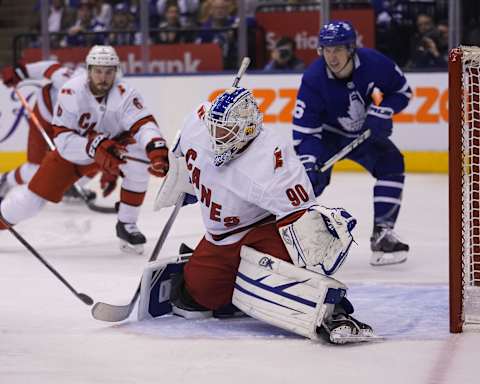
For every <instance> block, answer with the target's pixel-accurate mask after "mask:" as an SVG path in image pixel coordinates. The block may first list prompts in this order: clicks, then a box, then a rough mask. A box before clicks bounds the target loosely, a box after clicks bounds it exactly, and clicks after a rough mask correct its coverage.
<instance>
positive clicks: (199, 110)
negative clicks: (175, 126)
mask: <svg viewBox="0 0 480 384" xmlns="http://www.w3.org/2000/svg"><path fill="white" fill-rule="evenodd" d="M210 105H211V104H210V103H208V102H204V103H201V104H200V105H198V106H197V107H196V108H194V109H193V110H192V111H191V112H190V113H189V114H188V115H187V116H186V117H185V119H184V120H183V124H182V128H181V131H182V135H188V136H196V135H199V134H202V130H200V129H199V127H201V126H203V124H204V118H205V114H206V113H207V111H208V109H209V108H210Z"/></svg>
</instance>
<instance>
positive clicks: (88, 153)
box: [0, 46, 168, 253]
mask: <svg viewBox="0 0 480 384" xmlns="http://www.w3.org/2000/svg"><path fill="white" fill-rule="evenodd" d="M119 64H120V60H119V58H118V56H117V53H116V52H115V50H114V48H113V47H111V46H94V47H93V48H92V49H91V50H90V51H89V53H88V55H87V58H86V65H87V74H85V75H83V76H77V77H75V78H73V79H71V80H69V81H68V82H67V83H65V84H64V86H63V87H62V88H61V90H60V92H59V94H58V100H57V103H56V105H55V107H54V109H53V111H54V117H53V121H52V127H53V136H54V143H55V145H56V148H57V149H56V150H55V151H53V152H49V153H48V154H47V155H46V156H45V158H44V160H43V162H42V164H41V165H40V168H39V169H38V171H37V172H36V173H35V175H34V176H33V178H32V179H31V180H30V182H29V184H28V187H27V186H24V187H21V188H17V189H14V190H12V191H11V193H9V194H8V195H7V196H6V197H5V199H4V200H3V201H2V202H1V204H0V214H1V215H2V216H3V218H4V219H5V220H6V221H7V222H8V223H10V224H17V223H18V222H20V221H22V220H24V219H26V218H29V217H32V216H34V215H35V214H36V213H37V212H38V211H39V210H40V209H41V208H42V207H43V206H44V204H45V203H46V202H47V201H51V202H54V203H57V202H59V201H60V200H61V198H62V196H63V194H64V192H65V191H66V190H67V189H68V188H69V187H71V185H72V184H73V183H74V182H76V181H77V180H78V179H79V178H80V177H81V176H83V175H86V174H90V173H91V172H95V171H97V170H102V171H104V172H107V173H109V174H111V175H120V176H123V180H122V188H121V191H120V205H119V211H118V222H117V225H116V232H117V236H118V237H119V238H120V240H121V244H122V249H124V250H127V251H129V250H132V249H133V250H135V251H136V252H139V253H141V252H142V251H143V244H144V243H145V242H146V239H145V236H144V235H143V234H142V233H141V232H140V230H139V229H138V227H137V225H136V222H137V219H138V216H139V213H140V206H141V205H142V203H143V199H144V197H145V192H146V190H147V185H148V178H149V172H150V173H151V174H153V175H155V176H158V177H163V176H165V175H166V173H167V171H168V149H167V147H166V143H165V140H164V139H163V137H162V133H161V131H160V129H159V128H158V126H157V124H156V122H155V119H154V117H153V116H152V114H151V113H150V111H149V110H148V109H147V108H146V107H145V106H144V103H143V100H142V97H141V96H140V94H139V93H138V92H137V91H136V90H135V89H133V88H132V87H130V86H129V85H128V84H126V83H125V82H124V81H122V80H121V79H119V78H118V76H117V74H118V70H119ZM127 151H128V153H129V154H131V155H132V156H133V157H137V158H140V159H143V160H146V161H148V162H149V163H150V165H148V164H144V163H140V162H133V161H128V162H127V161H125V160H123V159H122V157H123V155H124V154H125V153H126V152H127ZM0 228H1V224H0Z"/></svg>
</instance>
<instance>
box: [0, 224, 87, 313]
mask: <svg viewBox="0 0 480 384" xmlns="http://www.w3.org/2000/svg"><path fill="white" fill-rule="evenodd" d="M0 222H1V223H3V224H4V225H5V226H6V227H7V230H8V231H9V232H10V233H11V234H12V235H13V236H15V237H16V238H17V240H18V241H19V242H20V243H22V244H23V246H24V247H25V248H27V249H28V250H29V251H30V252H31V253H32V255H33V256H35V257H36V258H37V259H38V260H39V261H40V262H41V263H42V264H43V265H44V266H45V267H47V269H48V270H49V271H50V272H52V273H53V274H54V275H55V277H56V278H57V279H59V280H60V281H61V282H62V283H63V284H64V285H65V286H66V287H67V288H68V289H69V290H70V292H72V293H73V294H74V295H75V297H76V298H77V299H79V300H81V301H82V302H83V303H84V304H86V305H92V304H93V300H92V298H91V297H90V296H88V295H86V294H85V293H79V292H77V291H76V290H75V288H73V287H72V286H71V284H70V283H69V282H68V281H67V280H66V279H65V278H64V277H63V276H62V275H61V274H60V273H59V272H58V271H57V270H56V269H55V268H53V267H52V266H51V265H50V263H49V262H48V261H47V260H45V259H44V258H43V257H42V256H41V255H40V254H39V253H38V252H37V251H36V250H35V248H33V247H32V246H31V245H30V243H28V241H27V240H25V239H24V238H23V237H22V236H21V235H20V234H19V233H18V232H17V231H16V230H15V229H13V228H12V226H11V225H10V224H9V223H8V222H7V221H6V220H5V219H3V218H2V217H1V216H0Z"/></svg>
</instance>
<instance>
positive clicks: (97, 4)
mask: <svg viewBox="0 0 480 384" xmlns="http://www.w3.org/2000/svg"><path fill="white" fill-rule="evenodd" d="M90 1H91V5H92V10H93V18H94V19H95V22H97V23H99V24H103V25H104V26H105V28H106V29H110V23H111V22H112V13H113V12H112V6H111V5H110V4H108V3H106V2H105V1H104V0H90Z"/></svg>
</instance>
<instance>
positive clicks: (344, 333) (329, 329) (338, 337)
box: [319, 313, 379, 344]
mask: <svg viewBox="0 0 480 384" xmlns="http://www.w3.org/2000/svg"><path fill="white" fill-rule="evenodd" d="M319 333H320V334H322V333H324V334H325V335H326V337H327V340H328V341H329V342H330V343H332V344H347V343H360V342H364V341H373V340H378V339H379V337H378V336H377V335H375V333H374V332H373V330H372V327H370V326H369V325H367V324H364V323H362V322H360V321H358V320H356V319H355V318H353V317H352V316H350V315H347V314H344V313H340V314H333V315H332V317H331V318H329V319H328V320H325V321H324V322H323V324H322V326H321V328H320V330H319Z"/></svg>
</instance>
